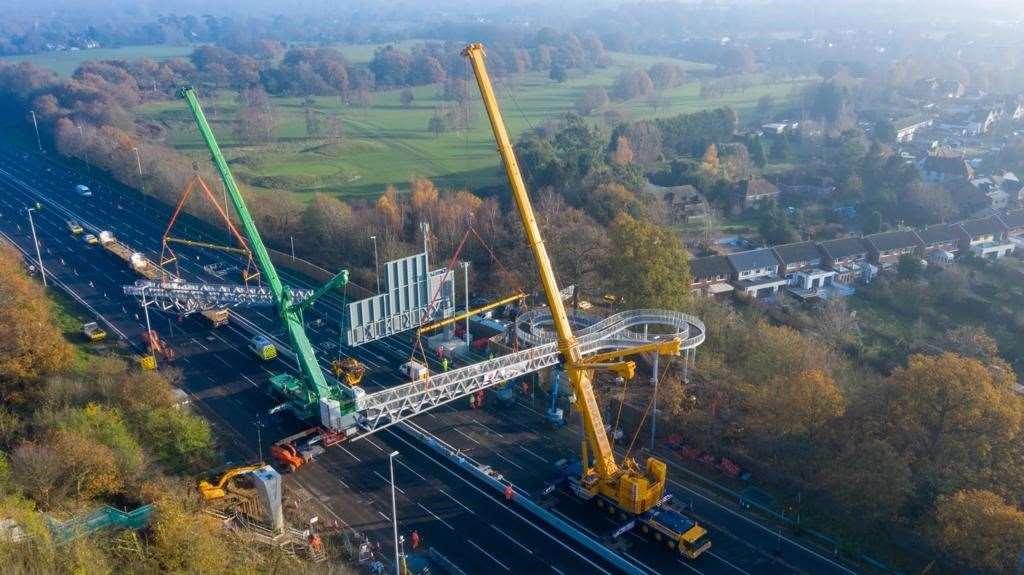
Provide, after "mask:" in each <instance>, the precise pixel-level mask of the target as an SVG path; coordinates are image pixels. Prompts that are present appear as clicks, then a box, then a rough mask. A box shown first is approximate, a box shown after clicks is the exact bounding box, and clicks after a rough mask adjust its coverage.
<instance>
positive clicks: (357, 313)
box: [345, 252, 455, 347]
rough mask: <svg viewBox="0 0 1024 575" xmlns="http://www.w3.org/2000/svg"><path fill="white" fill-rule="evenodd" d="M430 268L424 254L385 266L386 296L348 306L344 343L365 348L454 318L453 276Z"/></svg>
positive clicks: (381, 295) (388, 263) (442, 270)
mask: <svg viewBox="0 0 1024 575" xmlns="http://www.w3.org/2000/svg"><path fill="white" fill-rule="evenodd" d="M427 268H428V266H427V254H426V253H425V252H424V253H420V254H416V255H414V256H409V257H406V258H402V259H398V260H394V261H390V262H387V263H386V264H384V278H383V279H384V282H383V283H384V292H383V293H381V294H379V295H375V296H372V297H368V298H366V299H362V300H359V301H356V302H352V303H350V304H348V310H347V313H348V317H347V326H348V329H347V330H346V332H345V343H346V344H347V345H349V346H350V347H351V346H357V345H362V344H364V343H367V342H370V341H374V340H377V339H381V338H385V337H388V336H390V335H394V334H396V333H401V332H403V331H407V330H410V329H414V328H417V327H420V326H421V325H424V324H426V323H430V322H432V321H435V320H438V319H442V318H446V317H451V316H452V315H453V314H454V313H455V298H454V294H455V278H454V274H452V273H450V272H449V271H448V269H447V268H441V269H438V270H434V271H432V272H431V271H429V270H428V269H427Z"/></svg>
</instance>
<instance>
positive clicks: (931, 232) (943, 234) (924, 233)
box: [917, 224, 960, 246]
mask: <svg viewBox="0 0 1024 575" xmlns="http://www.w3.org/2000/svg"><path fill="white" fill-rule="evenodd" d="M917 237H919V238H921V241H922V242H924V245H926V246H933V245H935V244H944V243H946V242H951V241H954V240H958V239H960V227H959V226H957V225H956V224H937V225H934V226H928V227H926V228H924V229H920V230H917Z"/></svg>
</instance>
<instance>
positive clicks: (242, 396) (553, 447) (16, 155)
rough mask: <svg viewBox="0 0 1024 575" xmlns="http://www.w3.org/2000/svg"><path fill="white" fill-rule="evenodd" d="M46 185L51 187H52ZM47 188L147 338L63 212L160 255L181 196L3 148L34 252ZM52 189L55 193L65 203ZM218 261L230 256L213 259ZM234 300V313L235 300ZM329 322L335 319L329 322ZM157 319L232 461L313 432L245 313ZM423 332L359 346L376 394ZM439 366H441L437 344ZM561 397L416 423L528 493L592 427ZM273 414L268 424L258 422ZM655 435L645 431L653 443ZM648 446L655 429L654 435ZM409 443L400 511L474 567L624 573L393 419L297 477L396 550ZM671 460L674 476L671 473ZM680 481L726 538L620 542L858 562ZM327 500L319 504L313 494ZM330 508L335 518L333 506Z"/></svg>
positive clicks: (101, 271)
mask: <svg viewBox="0 0 1024 575" xmlns="http://www.w3.org/2000/svg"><path fill="white" fill-rule="evenodd" d="M83 182H85V183H89V184H90V187H91V188H93V190H94V193H93V196H92V197H91V198H83V197H81V196H78V195H76V194H75V193H74V191H73V188H74V186H75V184H78V183H83ZM44 198H45V200H44ZM36 201H44V204H46V205H45V206H44V209H43V210H40V211H38V212H35V213H34V218H35V221H36V226H37V233H38V235H39V239H40V244H41V246H42V249H43V260H44V264H45V266H46V268H47V271H48V272H50V273H51V274H53V277H55V279H57V280H59V281H60V282H62V283H63V284H65V285H66V286H67V287H68V288H70V289H71V290H72V291H74V292H75V293H76V294H78V296H79V297H81V298H82V300H84V302H86V303H87V304H88V305H90V306H92V308H94V309H95V312H96V313H98V314H102V315H103V316H105V317H107V318H109V319H111V320H113V321H114V322H115V324H116V325H117V327H118V329H119V330H120V331H121V332H122V333H123V336H124V337H126V338H127V339H129V340H131V341H134V342H139V336H140V334H141V332H142V331H143V330H144V329H145V327H144V322H143V321H142V316H141V309H140V307H139V305H138V302H137V301H134V300H132V299H130V298H128V297H127V296H124V295H123V293H122V292H121V286H122V285H125V284H129V283H132V282H134V281H135V280H136V279H138V276H137V275H136V274H135V273H134V272H132V271H131V270H129V269H128V267H127V264H125V263H124V262H123V261H121V260H120V259H118V258H117V257H116V256H114V255H113V254H111V253H109V252H107V251H106V250H104V249H102V248H101V247H99V246H87V245H86V244H85V243H84V242H83V241H82V239H81V236H74V235H72V234H71V233H70V231H69V230H68V228H67V225H66V220H67V219H68V217H67V215H66V214H65V213H62V211H63V210H66V211H68V212H70V213H72V214H73V215H74V217H75V218H77V219H78V220H79V221H80V222H81V223H82V224H83V225H87V226H93V227H94V229H87V230H86V231H87V232H90V231H92V232H93V233H97V231H96V230H98V229H105V230H111V231H113V232H114V233H115V234H116V235H117V237H118V238H119V239H120V240H122V241H123V242H125V243H126V244H128V245H130V246H131V247H132V248H133V249H135V250H138V251H142V252H144V253H146V254H147V255H148V256H149V257H150V258H151V259H152V260H154V261H156V260H157V259H158V257H159V254H160V243H161V237H162V235H163V232H164V228H165V227H166V225H167V221H168V220H169V218H170V214H171V210H172V208H171V207H170V206H167V205H165V204H162V203H160V202H157V201H155V200H153V199H152V198H148V197H144V196H142V195H141V194H139V193H138V192H136V191H134V190H130V189H128V188H124V187H123V186H120V185H117V184H115V183H112V182H109V181H106V180H100V181H97V180H94V179H92V178H89V176H88V175H87V174H83V173H82V172H81V171H79V170H74V169H69V168H65V167H63V166H61V165H58V164H56V163H52V162H50V161H49V160H48V159H46V158H43V157H40V156H38V155H36V154H33V153H29V152H27V151H26V150H23V149H18V148H12V147H0V231H3V232H4V233H6V234H7V235H9V236H10V237H11V238H12V239H14V240H15V241H16V242H17V243H18V244H19V246H21V247H22V248H23V249H25V250H27V251H28V252H29V253H30V254H31V253H32V250H33V249H34V248H33V246H32V238H31V234H30V233H29V229H28V219H27V215H26V214H25V213H24V208H26V207H29V206H31V205H33V204H34V203H35V202H36ZM50 202H52V204H51V203H50ZM175 229H176V230H177V232H176V235H178V236H179V237H181V236H183V237H187V238H189V239H203V238H206V239H207V240H212V241H216V242H219V243H224V242H225V241H226V232H225V231H224V230H216V229H213V228H211V227H210V226H208V225H207V224H205V223H203V222H199V221H198V220H195V219H194V218H191V217H190V216H187V215H186V216H183V217H181V218H180V219H179V223H178V224H177V225H176V227H175ZM175 251H176V252H177V254H178V256H179V260H178V261H179V265H180V266H181V271H182V273H183V274H184V275H185V276H187V277H188V279H196V280H201V281H209V282H216V283H235V282H236V281H237V280H238V279H240V273H241V272H240V268H242V267H244V262H241V261H240V260H239V259H238V258H237V256H234V255H232V254H228V253H224V252H214V251H210V250H196V249H193V248H188V247H186V246H176V247H175ZM210 264H215V267H210ZM279 271H280V272H281V275H282V278H283V280H284V281H285V283H287V284H289V285H292V286H295V287H314V286H312V284H311V283H310V282H309V281H308V280H306V279H305V278H301V277H297V276H295V275H294V274H291V273H289V272H287V271H282V270H279ZM341 305H342V302H341V299H340V298H337V297H334V296H327V297H325V298H324V299H322V300H320V301H319V302H318V303H317V304H316V305H315V306H314V310H313V313H307V314H306V319H307V324H308V326H309V327H307V331H308V333H309V336H310V340H311V341H312V343H313V345H314V347H315V348H316V350H317V352H318V356H319V358H320V359H321V362H322V363H324V365H325V367H326V362H325V360H326V361H329V360H330V359H331V358H332V357H335V356H336V355H337V350H338V346H339V329H338V328H339V326H338V321H339V318H340V317H341ZM238 311H239V312H240V314H241V315H243V316H244V317H245V318H246V319H248V320H249V321H252V322H253V323H255V324H257V325H259V326H260V327H261V328H262V329H264V330H266V331H267V332H269V333H271V334H273V335H275V336H276V337H278V338H279V339H281V340H283V341H287V337H286V335H285V334H284V331H283V329H281V328H280V326H279V324H278V323H277V322H276V321H275V319H274V318H273V313H272V310H270V309H260V308H250V309H244V310H238ZM233 313H234V312H233ZM317 319H322V320H323V322H322V323H317V321H316V320H317ZM151 321H152V323H153V328H154V329H156V330H157V331H159V332H160V335H161V338H162V339H164V340H165V341H166V342H168V343H170V345H171V346H172V347H174V348H175V350H176V351H177V352H178V354H179V356H180V357H179V360H178V361H177V362H176V363H177V366H178V367H179V368H181V369H182V370H183V371H184V375H185V377H184V385H185V388H186V390H187V391H188V393H189V394H190V395H191V396H192V398H193V401H194V402H195V403H196V404H197V405H198V406H199V407H200V409H201V410H202V412H203V413H204V414H205V415H206V416H207V417H208V419H210V421H211V422H212V423H213V424H214V426H215V427H216V428H217V430H218V432H219V433H220V436H221V437H222V438H224V440H223V442H222V443H223V445H224V447H225V454H226V456H227V457H228V458H230V459H233V460H235V461H236V462H239V463H241V462H247V461H251V460H253V459H255V458H256V457H257V453H256V450H257V449H258V446H257V440H256V438H257V436H258V434H257V426H260V432H261V433H260V434H259V435H261V436H262V441H263V446H262V448H263V451H264V453H266V450H267V446H269V444H270V443H272V442H273V441H274V440H276V439H277V438H280V437H282V436H284V435H288V434H290V433H292V432H294V431H296V430H298V429H301V427H300V424H299V423H298V422H294V421H290V420H288V419H279V418H268V417H265V416H264V417H262V418H260V417H259V416H258V415H257V414H261V413H263V414H265V413H266V411H267V410H268V409H269V408H270V407H273V406H274V405H275V402H274V401H273V400H272V399H271V398H269V397H268V396H266V395H265V394H264V393H263V392H262V391H261V390H260V386H261V385H263V384H264V382H265V381H266V379H267V377H268V376H269V375H270V374H271V373H273V372H274V370H281V369H282V367H283V366H282V365H281V363H282V361H281V360H278V362H277V363H276V364H263V363H262V362H259V361H257V360H256V359H255V358H254V356H253V355H252V354H251V353H250V352H249V351H248V350H246V348H245V342H246V340H247V336H246V335H245V334H244V333H242V332H241V331H239V330H238V329H237V328H236V327H234V326H228V327H226V328H221V329H219V330H216V331H213V330H210V329H209V328H208V327H207V326H206V325H204V323H203V321H202V320H201V318H198V317H192V318H186V319H184V320H179V319H178V318H176V317H169V316H165V315H163V314H159V313H156V314H151ZM412 348H413V345H412V340H411V339H409V338H408V336H397V337H391V338H387V339H385V340H381V341H378V342H372V343H370V344H367V345H364V346H361V347H358V348H351V349H350V348H346V349H345V350H344V353H345V354H346V355H351V356H354V357H356V358H357V359H359V361H361V362H363V363H364V364H365V365H366V366H367V367H368V372H367V376H366V377H365V378H364V384H363V385H364V387H366V388H367V391H370V392H372V391H374V390H375V389H379V388H381V387H385V386H390V385H396V384H398V383H402V382H403V381H402V379H401V378H400V377H399V375H398V374H397V372H396V371H395V370H394V368H393V366H395V365H398V364H400V363H401V362H403V361H407V360H408V359H409V358H410V357H411V356H412V355H413V352H412ZM430 361H431V363H432V366H431V367H432V369H440V363H439V362H437V358H434V357H431V358H430ZM546 402H547V399H546V398H542V397H539V396H537V397H533V398H531V397H519V396H518V395H517V401H516V404H515V405H514V406H512V407H509V408H506V409H501V408H497V407H495V406H494V405H493V404H494V402H493V398H491V397H489V398H488V402H487V403H488V407H487V408H486V409H477V410H473V409H470V408H469V406H468V404H467V403H464V402H463V401H457V402H452V403H450V404H447V405H444V406H441V407H440V408H438V409H436V410H435V412H431V413H427V414H424V415H421V416H419V417H418V418H416V419H415V420H414V421H415V422H416V423H417V424H418V425H420V426H421V427H423V428H425V429H427V430H428V431H429V432H431V433H433V434H434V435H436V436H438V437H439V438H441V439H442V440H444V441H445V442H447V443H448V444H450V445H453V446H455V447H457V448H460V449H462V450H463V452H465V453H467V454H468V455H469V456H471V457H473V458H474V459H476V460H477V461H480V462H483V463H487V464H489V465H491V466H492V467H493V468H495V469H496V470H498V471H499V472H501V473H502V474H504V475H505V477H506V478H508V479H510V480H511V481H512V482H514V483H515V484H516V485H517V487H519V488H521V489H522V490H523V491H525V492H528V493H539V491H540V490H541V489H542V488H543V486H544V485H545V484H546V482H547V481H548V480H550V479H551V477H552V476H553V473H554V462H555V461H557V460H558V459H561V458H565V457H573V456H575V454H576V453H577V452H578V446H579V440H580V429H579V427H578V425H575V424H573V423H572V422H571V423H570V425H569V426H568V427H566V428H563V429H561V430H552V429H550V427H549V426H548V425H547V423H546V421H545V419H544V417H543V412H544V410H545V407H546ZM257 419H259V421H257ZM641 442H643V441H642V440H641ZM643 443H646V442H643ZM393 450H398V451H400V453H401V455H400V456H399V457H398V458H397V461H398V465H397V468H396V475H397V480H398V481H397V482H398V485H399V487H400V490H399V491H398V493H397V504H398V516H399V520H400V525H401V529H402V531H403V532H404V533H406V534H408V532H409V531H411V530H412V529H416V530H418V532H419V534H420V536H421V537H422V539H423V544H424V546H426V545H429V546H433V547H435V548H437V549H438V550H439V551H441V553H443V554H444V555H445V556H446V557H448V558H450V559H452V560H453V561H454V562H455V563H456V564H457V565H459V566H460V567H461V568H462V569H464V570H465V571H466V572H467V573H487V572H496V573H505V572H508V573H527V572H537V573H545V572H554V573H601V572H615V570H614V569H613V568H612V567H610V566H609V565H607V564H606V563H605V562H603V561H601V560H600V559H598V558H596V557H594V556H593V554H592V553H590V552H588V551H586V550H584V549H582V548H579V547H577V546H575V545H573V544H570V543H567V542H565V541H563V540H562V539H561V538H560V537H557V536H555V535H553V534H551V533H550V532H549V531H551V530H549V529H547V528H545V527H544V526H540V525H537V524H535V522H534V521H532V520H531V519H530V518H529V517H528V516H526V515H525V514H524V513H523V512H522V511H521V510H519V509H517V508H515V507H509V506H508V505H506V502H504V501H503V500H502V499H501V498H500V497H494V496H493V495H492V494H491V493H490V492H489V491H485V490H484V489H481V487H480V486H479V485H477V484H476V483H475V482H474V481H473V480H470V479H468V478H466V477H465V476H464V475H463V474H462V473H461V472H458V471H456V470H454V469H452V468H451V467H450V466H449V465H447V464H446V463H445V462H442V461H438V460H437V459H436V458H435V457H434V456H432V455H431V454H428V453H427V452H426V451H425V450H423V449H422V447H421V446H420V445H417V444H415V443H414V442H412V441H410V440H408V439H407V438H405V437H404V436H402V435H400V434H396V433H394V432H392V431H387V430H386V431H383V432H380V433H378V434H376V435H374V436H372V437H370V438H367V439H365V440H361V441H356V442H353V443H349V444H345V445H343V446H339V447H337V448H332V449H330V450H328V453H327V454H326V456H324V457H322V458H321V459H320V460H318V462H317V463H316V464H313V465H309V466H306V467H304V468H303V469H301V470H300V471H299V472H298V473H297V474H295V475H294V476H292V477H289V479H288V480H289V482H293V481H294V482H296V484H297V487H300V488H301V489H303V490H305V491H306V492H308V493H309V494H310V495H311V496H312V498H313V499H315V500H317V501H319V503H321V504H322V505H323V506H324V507H325V511H326V514H327V515H333V517H332V518H333V519H337V520H339V521H343V522H345V523H347V524H349V525H351V526H352V527H354V528H355V529H357V530H359V531H361V532H364V533H367V534H368V535H369V536H370V537H372V538H374V539H375V540H381V541H383V542H384V543H383V547H384V552H385V553H389V549H390V546H389V543H388V542H389V541H390V540H391V535H390V533H391V532H390V529H391V527H390V525H391V523H390V522H391V517H390V515H391V505H390V489H389V481H388V462H387V459H388V457H387V454H388V453H390V452H391V451H393ZM671 465H672V463H671V461H670V477H671V476H672V475H671V469H672V468H671ZM680 475H681V474H678V473H677V474H675V477H676V479H672V480H671V483H670V491H671V492H672V493H673V494H674V495H675V497H676V499H677V501H681V502H685V503H687V504H689V505H691V506H692V514H693V515H694V516H695V518H696V519H697V520H698V521H700V523H701V524H702V525H704V526H705V527H707V528H708V529H709V531H710V536H711V540H712V542H713V547H712V549H711V551H710V552H709V553H705V554H704V555H703V556H702V557H700V558H699V559H697V560H696V561H686V560H682V559H679V558H678V557H677V556H675V555H674V554H672V553H670V552H668V551H666V550H664V549H661V548H659V547H657V546H654V545H653V544H651V543H649V542H647V541H645V540H643V539H641V538H640V537H637V536H635V535H633V534H628V535H626V536H623V537H621V538H620V539H619V540H618V541H616V542H615V545H616V546H617V547H620V548H621V551H620V552H621V553H622V554H623V555H625V556H626V557H628V558H631V559H633V560H635V561H636V562H637V563H638V564H640V565H641V566H642V568H643V569H645V570H647V571H648V572H652V573H666V574H667V573H707V574H716V573H732V574H735V573H748V574H755V573H756V574H761V573H764V574H784V573H809V574H818V573H823V574H829V573H836V574H850V573H855V572H856V571H855V570H854V569H853V568H852V567H851V566H849V565H848V564H846V563H845V562H842V561H839V560H838V559H836V558H834V557H832V556H831V554H829V553H827V552H823V551H821V550H819V549H817V548H814V547H812V546H811V545H809V544H807V543H805V542H802V541H800V540H798V539H794V538H791V537H789V536H788V535H786V534H785V533H782V532H780V531H779V530H778V529H776V528H774V527H772V526H768V525H765V524H763V523H761V522H759V521H758V520H757V519H755V518H753V517H752V516H750V515H749V514H748V513H746V512H744V511H742V510H741V509H740V508H739V507H738V506H737V505H735V503H729V502H722V501H720V500H719V499H717V498H716V497H713V496H711V495H710V494H708V493H706V492H705V491H703V490H702V489H700V488H699V487H697V486H695V485H689V484H687V483H686V482H684V481H680V480H679V479H681V477H680ZM549 503H550V504H551V505H552V509H553V511H554V512H555V513H558V514H562V515H563V518H564V519H566V520H568V521H570V522H572V523H574V524H576V525H577V526H578V527H579V528H581V529H584V530H587V531H589V532H590V533H591V534H592V535H594V536H595V537H598V538H602V537H604V536H606V535H607V534H608V533H609V532H610V531H611V530H612V529H614V527H615V525H614V524H613V523H612V522H611V521H610V520H609V519H607V518H606V517H603V516H601V515H597V514H596V512H595V511H593V510H591V509H588V508H583V507H582V506H580V505H577V504H575V503H574V502H572V501H570V500H568V499H567V498H563V499H560V500H557V501H551V502H549ZM311 504H313V503H311ZM325 519H326V517H325Z"/></svg>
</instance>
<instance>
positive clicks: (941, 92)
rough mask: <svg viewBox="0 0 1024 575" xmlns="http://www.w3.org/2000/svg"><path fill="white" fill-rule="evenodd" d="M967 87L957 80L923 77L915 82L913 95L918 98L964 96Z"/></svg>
mask: <svg viewBox="0 0 1024 575" xmlns="http://www.w3.org/2000/svg"><path fill="white" fill-rule="evenodd" d="M966 93H967V87H966V86H964V85H963V83H962V82H959V81H957V80H940V79H938V78H934V77H932V78H921V79H920V80H918V81H916V82H914V89H913V95H914V96H915V97H917V98H924V99H928V98H962V97H963V96H964V94H966Z"/></svg>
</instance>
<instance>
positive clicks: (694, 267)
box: [690, 256, 735, 295]
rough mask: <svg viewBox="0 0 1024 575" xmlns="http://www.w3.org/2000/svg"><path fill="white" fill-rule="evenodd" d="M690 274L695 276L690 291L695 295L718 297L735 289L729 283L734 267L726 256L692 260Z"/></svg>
mask: <svg viewBox="0 0 1024 575" xmlns="http://www.w3.org/2000/svg"><path fill="white" fill-rule="evenodd" d="M690 274H691V275H692V276H693V283H691V284H690V289H691V291H693V292H694V293H698V294H702V295H717V294H720V293H727V292H731V291H732V290H733V289H735V288H733V287H732V285H731V284H730V283H729V278H730V277H731V276H732V267H731V266H730V265H729V260H727V259H726V258H725V256H707V257H703V258H694V259H692V260H690Z"/></svg>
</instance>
